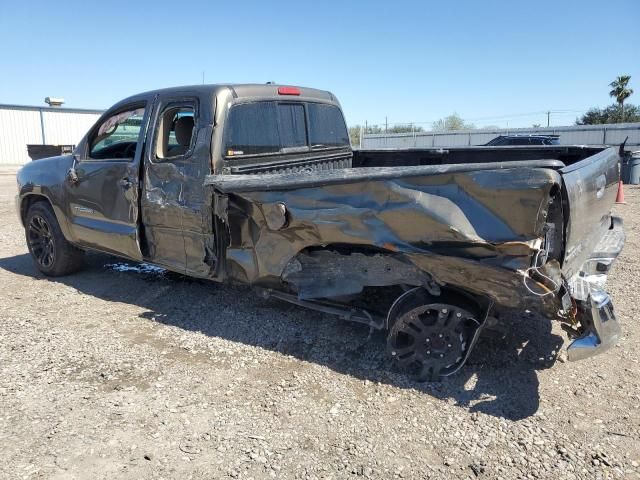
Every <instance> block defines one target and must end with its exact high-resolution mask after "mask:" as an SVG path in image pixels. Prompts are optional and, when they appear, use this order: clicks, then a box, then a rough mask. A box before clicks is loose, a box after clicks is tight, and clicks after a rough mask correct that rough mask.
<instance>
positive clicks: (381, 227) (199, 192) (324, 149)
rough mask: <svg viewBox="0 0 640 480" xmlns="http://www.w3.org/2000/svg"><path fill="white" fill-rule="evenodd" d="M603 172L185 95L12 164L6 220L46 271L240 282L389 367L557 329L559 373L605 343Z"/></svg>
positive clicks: (593, 162) (584, 160)
mask: <svg viewBox="0 0 640 480" xmlns="http://www.w3.org/2000/svg"><path fill="white" fill-rule="evenodd" d="M619 164H620V157H619V152H618V150H617V149H614V148H607V147H601V148H594V147H584V146H557V145H551V146H524V147H491V146H484V147H469V148H449V149H407V150H398V149H393V150H356V151H354V150H352V148H351V146H350V143H349V137H348V133H347V128H346V125H345V121H344V118H343V115H342V111H341V109H340V105H339V103H338V101H337V100H336V98H335V97H334V96H333V95H332V94H331V93H329V92H326V91H321V90H315V89H310V88H299V87H290V86H281V85H270V84H267V85H202V86H194V87H179V88H171V89H165V90H157V91H152V92H148V93H143V94H140V95H135V96H132V97H130V98H127V99H126V100H123V101H121V102H119V103H118V104H116V105H114V106H113V107H112V108H111V109H109V110H108V111H107V112H106V113H104V115H102V117H101V118H100V119H99V120H98V122H97V123H96V124H95V126H94V127H93V128H91V130H89V132H88V133H87V134H86V136H85V137H84V138H83V139H82V141H81V142H80V143H79V145H78V146H77V148H76V149H75V151H74V153H73V155H68V156H61V157H53V158H49V159H45V160H39V161H36V162H33V163H30V164H28V165H26V166H25V167H24V168H22V170H21V171H20V172H19V174H18V188H19V194H18V196H17V209H18V214H19V216H20V219H21V221H22V223H23V225H24V227H25V233H26V241H27V245H28V248H29V251H30V252H31V254H32V255H33V259H34V261H35V264H36V266H37V267H38V268H39V269H40V270H41V271H42V272H43V273H44V274H46V275H52V276H56V275H65V274H69V273H71V272H73V271H76V270H77V269H79V268H80V267H81V265H82V257H83V252H84V250H97V251H101V252H106V253H109V254H113V255H117V256H120V257H123V258H127V259H130V260H134V261H144V262H149V263H152V264H155V265H159V266H162V267H164V268H166V269H169V270H172V271H175V272H180V273H182V274H185V275H190V276H194V277H200V278H205V279H210V280H214V281H217V282H231V283H240V284H249V285H252V286H254V287H256V289H258V292H259V293H260V294H261V295H264V296H265V297H274V298H278V299H281V300H285V301H288V302H292V303H294V304H297V305H300V306H303V307H308V308H312V309H317V310H321V311H323V312H328V313H332V314H336V315H339V316H341V317H343V318H344V319H347V320H351V321H355V322H361V323H364V324H365V325H368V326H369V327H370V328H371V329H380V330H385V331H387V333H388V337H387V347H388V351H389V354H390V355H391V357H392V359H393V361H395V362H396V363H397V365H398V366H399V367H401V368H403V369H405V370H406V371H409V372H411V373H412V374H414V375H416V376H417V378H419V379H423V380H436V379H439V378H441V377H444V376H448V375H451V374H453V373H454V372H456V371H457V370H458V369H460V367H461V366H462V365H463V364H464V362H465V361H466V360H467V358H468V357H469V353H470V352H471V350H472V348H473V346H474V344H475V342H476V340H477V339H478V336H479V335H480V333H481V332H482V330H483V328H484V327H485V326H486V325H488V324H492V323H494V322H497V321H499V319H500V317H501V316H502V315H504V314H505V313H506V312H510V311H511V312H513V311H516V312H518V311H521V312H523V311H524V310H525V309H529V310H532V311H534V312H537V313H539V314H541V315H543V316H544V317H546V318H550V319H557V320H560V321H562V322H565V323H566V324H567V325H568V326H569V327H570V329H572V331H573V333H574V335H575V338H574V339H573V341H572V343H571V344H570V345H569V347H568V357H569V359H570V360H578V359H582V358H586V357H589V356H592V355H595V354H596V353H599V352H601V351H603V350H606V349H607V348H609V347H611V346H612V345H614V344H615V343H616V342H617V341H618V337H619V335H620V329H619V326H618V323H617V321H616V318H615V316H614V312H613V307H612V304H611V300H610V298H609V296H608V295H607V293H606V291H605V290H604V283H605V281H606V276H607V272H608V271H609V269H610V267H611V265H612V263H613V261H614V260H615V258H616V257H617V255H618V253H619V252H620V250H621V249H622V246H623V244H624V233H623V230H622V222H621V221H620V219H619V218H616V217H613V216H612V215H611V207H612V205H613V203H614V199H615V196H616V189H617V186H618V179H619ZM523 321H531V320H523Z"/></svg>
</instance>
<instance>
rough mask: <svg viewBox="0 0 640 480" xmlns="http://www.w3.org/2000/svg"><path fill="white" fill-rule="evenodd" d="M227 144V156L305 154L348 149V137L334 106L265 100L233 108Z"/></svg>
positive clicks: (229, 121)
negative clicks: (316, 150) (316, 151)
mask: <svg viewBox="0 0 640 480" xmlns="http://www.w3.org/2000/svg"><path fill="white" fill-rule="evenodd" d="M224 145H225V155H226V156H228V157H235V156H242V155H259V154H276V153H290V152H304V151H311V150H315V149H323V148H340V147H346V146H349V135H348V133H347V127H346V124H345V122H344V118H343V116H342V112H341V111H340V109H339V108H338V107H336V106H334V105H326V104H319V103H303V102H276V101H264V102H254V103H243V104H239V105H235V106H233V107H232V108H231V110H230V111H229V117H228V119H227V125H226V129H225V142H224Z"/></svg>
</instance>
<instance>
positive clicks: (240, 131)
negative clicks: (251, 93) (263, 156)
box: [225, 102, 280, 155]
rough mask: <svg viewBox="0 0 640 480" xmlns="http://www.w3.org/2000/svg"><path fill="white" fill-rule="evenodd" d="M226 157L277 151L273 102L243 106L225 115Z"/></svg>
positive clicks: (276, 129)
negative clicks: (226, 117)
mask: <svg viewBox="0 0 640 480" xmlns="http://www.w3.org/2000/svg"><path fill="white" fill-rule="evenodd" d="M225 137H226V142H225V146H226V147H225V150H226V154H227V155H251V154H256V153H275V152H278V151H280V137H279V134H278V117H277V114H276V104H275V102H257V103H244V104H240V105H236V106H235V107H233V108H232V109H231V110H230V112H229V118H228V120H227V126H226V129H225Z"/></svg>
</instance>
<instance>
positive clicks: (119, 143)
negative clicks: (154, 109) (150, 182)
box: [89, 107, 145, 160]
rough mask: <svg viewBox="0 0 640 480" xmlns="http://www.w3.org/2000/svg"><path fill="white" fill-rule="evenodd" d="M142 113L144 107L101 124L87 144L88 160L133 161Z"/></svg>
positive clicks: (115, 115)
mask: <svg viewBox="0 0 640 480" xmlns="http://www.w3.org/2000/svg"><path fill="white" fill-rule="evenodd" d="M144 112H145V109H144V107H139V108H132V109H129V110H125V111H122V112H119V113H116V114H114V115H111V116H110V117H109V118H107V119H106V120H105V121H104V122H102V123H101V124H100V126H99V127H98V130H97V131H96V132H95V134H94V135H93V137H92V138H91V141H90V142H89V146H90V150H89V159H95V160H103V159H111V158H122V159H133V158H134V156H135V153H136V146H137V145H138V137H139V136H140V129H141V128H142V119H143V118H144Z"/></svg>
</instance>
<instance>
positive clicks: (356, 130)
mask: <svg viewBox="0 0 640 480" xmlns="http://www.w3.org/2000/svg"><path fill="white" fill-rule="evenodd" d="M360 129H362V130H363V133H365V134H369V133H382V128H380V127H379V126H377V125H368V126H366V127H363V126H362V125H354V126H352V127H349V140H351V145H353V146H354V147H359V146H360ZM389 131H391V129H389Z"/></svg>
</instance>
